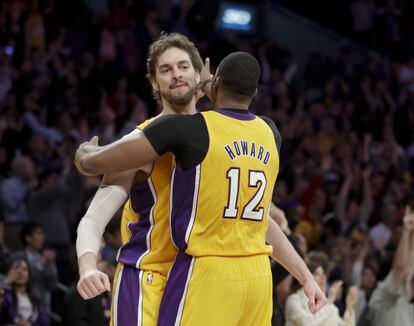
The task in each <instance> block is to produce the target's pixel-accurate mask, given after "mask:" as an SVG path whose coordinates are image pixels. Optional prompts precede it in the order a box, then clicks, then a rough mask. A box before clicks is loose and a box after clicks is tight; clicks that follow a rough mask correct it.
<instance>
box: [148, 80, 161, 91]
mask: <svg viewBox="0 0 414 326" xmlns="http://www.w3.org/2000/svg"><path fill="white" fill-rule="evenodd" d="M150 82H151V86H152V89H153V91H154V92H158V91H159V90H160V86H159V85H158V83H157V81H156V80H155V79H151V80H150Z"/></svg>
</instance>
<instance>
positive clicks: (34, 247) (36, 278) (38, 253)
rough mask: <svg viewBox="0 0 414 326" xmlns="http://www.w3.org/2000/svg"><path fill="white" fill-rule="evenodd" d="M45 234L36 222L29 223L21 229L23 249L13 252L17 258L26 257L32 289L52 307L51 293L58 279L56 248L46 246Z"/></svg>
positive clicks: (42, 300)
mask: <svg viewBox="0 0 414 326" xmlns="http://www.w3.org/2000/svg"><path fill="white" fill-rule="evenodd" d="M44 240H45V235H44V232H43V230H42V228H41V227H40V226H39V225H37V224H35V223H27V224H26V225H24V226H23V228H22V230H21V241H22V242H23V244H24V249H23V250H22V251H19V252H16V253H14V254H13V257H14V258H15V259H19V258H20V259H25V260H26V261H27V262H28V264H29V267H30V274H31V281H30V285H31V291H32V293H33V295H34V296H36V297H37V298H38V299H39V300H40V301H41V302H42V303H43V304H45V306H46V307H47V308H48V309H49V308H50V293H51V291H52V290H53V289H54V288H55V286H56V284H57V281H58V272H57V268H56V264H55V259H56V252H55V250H54V249H50V248H44Z"/></svg>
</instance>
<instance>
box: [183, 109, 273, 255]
mask: <svg viewBox="0 0 414 326" xmlns="http://www.w3.org/2000/svg"><path fill="white" fill-rule="evenodd" d="M201 114H202V115H203V117H204V119H205V121H206V124H207V128H208V132H209V138H210V143H209V149H208V153H207V155H206V157H205V159H204V160H203V162H202V163H201V167H200V178H199V191H198V202H197V208H196V209H197V211H196V216H195V220H194V226H193V228H192V230H191V234H190V236H189V239H188V242H187V244H188V247H187V250H186V252H187V253H188V254H189V255H191V256H195V257H200V256H249V255H257V254H263V253H266V254H270V253H271V252H272V248H271V247H270V246H268V245H266V243H265V237H266V230H267V218H266V216H267V214H268V212H269V207H270V202H271V198H272V192H273V188H274V184H275V182H276V177H277V174H278V171H279V155H278V152H277V147H276V142H275V137H274V133H273V132H272V130H271V128H270V127H269V126H268V125H267V124H266V122H265V121H263V120H262V119H261V118H259V117H255V118H254V119H253V120H248V121H244V120H238V119H234V118H232V117H227V116H224V115H222V114H220V113H218V112H215V111H208V112H202V113H201ZM241 141H247V145H248V153H249V154H248V155H240V156H236V157H234V159H231V157H232V156H231V155H230V154H228V152H227V151H226V149H225V148H226V146H227V145H228V146H230V149H231V150H232V153H233V154H234V153H236V149H235V147H234V142H237V143H238V144H239V145H238V146H239V147H241ZM253 143H254V144H255V155H250V154H251V151H252V146H251V144H253ZM244 144H246V143H244ZM227 148H229V147H227ZM260 148H263V150H260ZM259 150H260V151H261V154H260V155H259ZM267 152H268V153H269V154H268V155H270V156H269V159H268V160H267V161H266V160H265V156H266V153H267ZM240 153H242V152H240ZM229 171H230V172H229ZM257 171H259V172H258V173H261V174H264V175H265V178H266V182H265V183H266V187H265V190H264V193H263V196H262V197H260V196H258V194H259V192H260V189H261V188H262V182H260V181H259V182H257V183H253V184H251V185H250V186H249V178H250V181H254V178H253V176H254V173H256V172H257ZM229 173H233V176H232V179H230V177H229ZM237 175H238V176H239V178H237ZM237 180H238V181H237ZM256 181H257V180H256ZM231 182H236V183H237V185H238V187H237V196H235V194H234V192H235V191H234V189H233V191H232V194H233V196H234V197H235V198H237V205H229V203H230V201H231V200H230V199H229V198H230V184H231ZM255 198H257V199H258V200H260V198H261V200H260V201H259V202H258V203H257V205H255V207H254V206H253V207H252V210H254V211H260V214H259V213H253V214H256V215H258V216H260V219H261V220H251V219H247V218H246V215H245V214H247V212H248V211H250V213H252V212H251V210H249V209H247V208H248V204H249V202H251V201H252V199H255ZM227 206H233V207H234V206H235V207H236V208H237V209H236V210H233V211H237V216H234V217H228V216H225V215H226V214H227V213H226V207H227ZM227 215H228V214H227ZM243 215H245V216H244V217H243ZM247 217H248V216H247Z"/></svg>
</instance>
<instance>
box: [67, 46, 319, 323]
mask: <svg viewBox="0 0 414 326" xmlns="http://www.w3.org/2000/svg"><path fill="white" fill-rule="evenodd" d="M259 75H260V67H259V65H258V62H257V60H256V59H254V58H253V57H252V56H251V55H249V54H247V53H244V52H236V53H233V54H231V55H229V56H228V57H226V58H225V59H224V60H223V61H222V62H221V63H220V65H219V67H218V69H217V72H216V76H215V78H214V80H213V82H212V86H211V89H212V96H211V97H212V102H213V104H214V107H215V111H210V112H203V113H200V114H195V115H193V116H179V115H175V116H168V117H167V116H165V117H161V118H159V119H157V120H156V121H154V122H153V123H151V124H150V125H149V126H148V127H146V128H144V130H143V132H142V133H135V134H133V135H130V136H128V137H124V138H123V139H121V140H120V141H117V142H115V143H113V144H110V145H107V146H102V147H100V146H97V139H92V140H91V141H90V142H86V143H84V144H82V145H81V146H80V147H79V149H78V151H77V153H76V157H75V164H76V166H77V167H78V169H79V170H80V171H81V172H82V173H84V174H87V173H90V174H99V173H108V172H116V171H123V170H128V169H132V168H135V167H137V166H142V165H144V164H147V163H148V162H151V161H153V160H156V159H157V158H158V157H159V156H160V155H163V154H164V153H166V152H172V153H173V154H174V156H175V160H176V164H177V165H176V167H175V169H174V172H173V178H172V182H171V199H170V205H171V207H170V214H171V221H170V223H171V232H172V238H173V241H174V243H175V245H176V246H177V247H178V249H179V253H178V255H177V257H176V260H175V262H174V265H173V267H172V269H171V271H170V273H169V277H168V281H167V285H166V288H165V290H164V294H163V299H162V303H161V307H160V312H159V318H158V325H270V322H271V312H272V311H271V309H272V302H271V301H272V297H271V292H272V291H271V288H272V284H271V282H272V281H271V273H270V266H269V260H268V254H269V253H270V252H271V248H270V247H269V246H267V245H266V242H265V237H266V231H267V213H268V210H269V205H270V199H271V195H272V192H273V188H274V183H275V181H276V176H277V172H278V165H279V156H278V149H277V143H278V132H277V129H276V127H275V125H274V123H273V122H272V121H271V120H269V119H264V118H260V117H257V116H255V115H253V114H251V113H249V111H248V106H249V104H250V102H251V100H252V98H253V96H254V95H255V92H256V89H257V85H258V80H259ZM127 158H129V160H127ZM271 225H272V227H273V228H274V227H275V225H274V224H271ZM268 240H269V238H268ZM270 242H271V243H272V244H275V253H274V255H273V256H274V257H275V258H276V260H277V261H279V262H280V263H281V264H282V265H283V266H285V267H286V269H287V270H289V271H290V272H291V274H293V276H294V277H295V278H297V279H298V281H299V282H300V283H301V284H303V286H304V290H305V293H306V295H307V296H308V298H309V308H310V310H311V311H312V312H316V311H318V310H319V309H320V308H321V307H322V306H323V305H324V304H325V303H326V298H325V296H324V294H323V293H322V291H321V289H320V288H319V287H318V285H317V284H316V282H315V280H314V279H313V277H312V275H311V273H310V272H309V270H308V269H307V267H306V265H305V264H304V262H303V261H302V259H301V258H300V257H299V256H298V255H297V253H296V252H295V250H294V249H293V247H292V246H291V245H290V243H289V241H288V240H287V238H286V237H285V236H284V234H283V233H282V232H281V231H280V229H279V228H278V227H277V226H276V227H275V229H274V230H273V232H272V240H271V241H270Z"/></svg>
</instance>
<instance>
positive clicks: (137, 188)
mask: <svg viewBox="0 0 414 326" xmlns="http://www.w3.org/2000/svg"><path fill="white" fill-rule="evenodd" d="M154 119H155V118H152V119H149V120H146V121H145V122H144V123H142V124H140V125H139V126H138V127H137V128H139V129H143V128H144V127H145V126H147V125H148V124H149V123H151V122H152V121H153V120H154ZM172 162H173V155H172V154H171V153H166V154H164V155H163V156H161V157H160V158H159V159H158V160H157V161H155V162H154V166H153V169H152V172H151V176H150V177H149V178H148V179H147V181H146V182H143V183H140V184H133V185H132V188H131V191H130V196H129V200H128V201H127V202H126V203H125V205H124V209H123V213H122V219H121V235H122V241H123V246H122V247H121V248H120V250H119V252H118V261H119V262H121V263H122V264H124V265H128V266H134V267H136V268H139V269H142V270H149V271H154V272H158V273H160V274H163V275H166V274H167V273H168V271H169V269H170V267H171V264H172V263H173V261H174V258H175V256H176V254H177V249H176V248H175V247H174V245H173V243H172V242H171V238H170V236H169V231H168V230H169V220H168V217H169V208H170V205H169V195H170V182H171V174H172V166H173V163H172Z"/></svg>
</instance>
